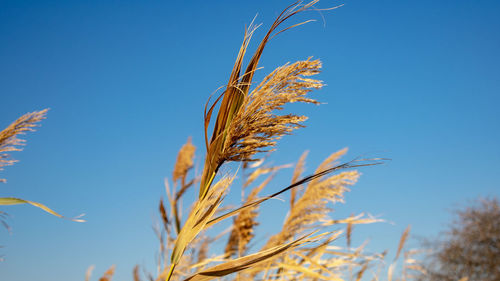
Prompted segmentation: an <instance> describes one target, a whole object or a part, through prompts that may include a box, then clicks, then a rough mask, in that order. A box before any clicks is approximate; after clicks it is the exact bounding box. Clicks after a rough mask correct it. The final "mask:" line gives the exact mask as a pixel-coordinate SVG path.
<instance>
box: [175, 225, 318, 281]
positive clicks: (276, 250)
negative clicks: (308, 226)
mask: <svg viewBox="0 0 500 281" xmlns="http://www.w3.org/2000/svg"><path fill="white" fill-rule="evenodd" d="M310 236H311V234H309V235H306V236H304V237H302V238H299V239H297V240H295V241H293V242H290V243H287V244H283V245H280V246H276V247H273V248H270V249H267V250H263V251H260V252H258V253H255V254H251V255H248V256H244V257H241V258H238V259H234V260H231V261H228V262H225V263H223V264H220V265H217V266H214V267H211V268H209V269H206V270H203V271H201V272H198V273H196V274H195V275H193V276H191V277H189V278H187V279H185V281H188V280H189V281H203V280H212V279H215V278H219V277H223V276H226V275H229V274H232V273H235V272H239V271H243V270H246V269H249V268H251V267H253V266H256V265H258V264H261V263H264V262H266V261H268V260H269V259H273V258H275V257H276V256H278V255H280V254H283V253H284V252H286V251H287V250H289V249H293V248H295V247H298V246H300V245H302V244H304V243H307V242H311V241H313V240H315V239H316V237H313V238H309V239H306V238H308V237H310Z"/></svg>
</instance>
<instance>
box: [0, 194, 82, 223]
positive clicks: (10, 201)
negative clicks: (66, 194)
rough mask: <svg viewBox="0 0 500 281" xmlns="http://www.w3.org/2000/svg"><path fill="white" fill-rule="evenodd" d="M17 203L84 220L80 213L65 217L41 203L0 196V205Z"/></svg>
mask: <svg viewBox="0 0 500 281" xmlns="http://www.w3.org/2000/svg"><path fill="white" fill-rule="evenodd" d="M19 204H30V205H32V206H35V207H37V208H40V209H42V210H44V211H45V212H47V213H49V214H51V215H54V216H56V217H60V218H63V219H69V220H72V221H76V222H85V220H83V219H80V218H79V217H81V216H82V215H80V216H78V217H75V218H67V217H64V216H62V215H60V214H59V213H57V212H55V211H54V210H52V209H50V208H49V207H47V206H45V205H43V204H42V203H38V202H34V201H29V200H24V199H19V198H14V197H0V205H3V206H6V205H19Z"/></svg>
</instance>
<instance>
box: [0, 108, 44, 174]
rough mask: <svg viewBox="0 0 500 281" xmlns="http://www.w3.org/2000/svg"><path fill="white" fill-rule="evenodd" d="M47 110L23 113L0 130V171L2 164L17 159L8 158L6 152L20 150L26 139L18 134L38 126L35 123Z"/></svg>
mask: <svg viewBox="0 0 500 281" xmlns="http://www.w3.org/2000/svg"><path fill="white" fill-rule="evenodd" d="M47 111H48V109H44V110H40V111H34V112H31V113H27V114H24V115H23V116H21V117H19V118H18V119H17V120H16V121H14V122H13V123H12V124H10V125H9V126H8V127H7V128H5V129H4V130H3V131H1V132H0V171H1V170H3V167H4V166H9V165H12V164H14V163H15V162H16V161H17V160H14V159H10V158H9V154H8V152H12V151H21V150H22V148H21V146H23V145H24V144H25V142H26V141H25V140H23V139H20V138H18V136H19V135H22V134H25V133H26V132H29V131H34V130H35V129H34V128H35V127H37V126H38V124H37V123H38V122H40V121H42V120H43V119H45V115H46V113H47ZM0 182H6V180H5V179H2V178H0Z"/></svg>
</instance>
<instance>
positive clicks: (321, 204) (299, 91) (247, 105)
mask: <svg viewBox="0 0 500 281" xmlns="http://www.w3.org/2000/svg"><path fill="white" fill-rule="evenodd" d="M317 2H318V0H315V1H311V2H309V3H307V4H303V3H296V4H294V5H292V6H289V7H288V8H287V9H285V10H284V11H283V12H282V13H281V14H280V15H279V16H278V18H277V19H276V20H275V22H274V23H273V24H272V26H271V28H270V29H269V31H268V32H267V33H266V35H265V36H264V38H263V40H262V41H261V43H260V44H259V46H258V47H257V50H256V51H255V53H254V54H253V56H252V57H251V59H250V61H249V63H248V65H247V67H246V69H245V70H244V71H243V69H244V68H243V59H244V56H245V54H246V51H247V47H248V44H249V41H250V39H251V37H252V35H253V33H254V31H255V27H254V26H253V25H251V26H250V27H249V28H248V29H247V30H246V32H245V35H244V39H243V43H242V46H241V48H240V50H239V53H238V56H237V58H236V62H235V64H234V67H233V70H232V72H231V75H230V77H229V82H228V84H227V86H226V87H225V90H224V91H223V92H222V94H220V96H218V97H217V98H216V100H215V102H213V104H211V105H210V104H208V103H207V106H206V107H205V145H206V151H207V152H206V156H205V162H204V166H203V170H202V173H201V177H199V178H197V177H196V176H191V178H189V171H190V169H191V168H192V167H193V158H194V152H195V147H194V146H193V144H192V143H191V141H190V140H188V142H187V143H186V144H185V145H184V146H183V147H182V148H181V150H180V152H179V154H178V157H177V163H176V165H175V169H174V172H173V182H174V184H173V188H170V187H169V184H168V181H166V182H165V183H166V187H167V195H168V203H169V204H168V205H169V206H170V208H166V207H165V204H164V202H163V201H160V206H159V209H160V214H161V218H162V224H161V227H158V228H157V236H158V238H159V240H160V250H159V256H158V269H157V270H158V271H157V276H156V277H153V276H149V279H150V280H157V281H160V280H162V281H163V280H166V281H169V280H192V281H194V280H211V279H215V278H223V279H228V280H229V279H234V280H344V279H345V278H351V279H356V280H361V278H362V277H363V275H364V274H365V272H366V271H367V269H368V268H369V267H370V266H371V265H372V263H373V262H374V261H380V260H382V259H383V257H384V254H371V255H367V254H363V253H362V251H361V249H362V247H359V248H355V249H352V248H351V247H350V243H351V242H350V240H351V239H350V237H351V231H352V228H353V225H355V224H364V223H372V222H375V221H378V220H377V219H375V218H372V217H370V216H365V215H363V214H360V215H358V216H351V217H349V218H347V219H342V220H334V219H332V218H331V217H330V214H331V213H332V211H333V209H332V204H335V203H337V202H340V201H342V200H343V195H344V193H345V192H346V191H348V187H349V186H350V185H353V184H354V183H355V182H356V181H357V179H358V177H359V173H358V172H357V171H355V170H348V171H340V170H344V169H349V168H354V167H360V166H368V165H375V164H378V163H380V162H379V159H368V160H367V159H356V160H354V161H350V162H347V163H344V164H339V163H338V160H339V158H340V157H341V156H342V155H344V154H345V153H346V151H347V150H346V149H343V150H340V151H338V152H335V153H333V154H332V155H330V156H329V157H327V158H326V159H325V161H324V162H323V163H321V164H320V165H319V166H318V168H317V169H316V171H315V172H314V173H313V174H312V175H310V176H307V177H303V178H301V177H302V173H303V172H304V166H305V164H304V163H305V158H306V154H304V155H302V157H301V158H300V159H299V161H298V162H297V164H296V165H295V171H294V173H293V177H292V183H291V184H290V185H289V186H288V187H285V188H283V189H281V190H280V191H278V192H275V193H273V194H270V195H266V196H263V195H260V194H261V193H264V192H263V190H264V189H265V187H266V186H267V185H268V184H269V183H270V181H271V180H272V178H273V176H274V175H275V173H276V172H277V171H278V170H280V169H282V168H284V166H266V165H265V164H264V159H261V158H259V156H260V155H261V154H260V153H261V152H266V151H272V150H273V149H274V148H275V145H276V141H277V140H278V139H280V138H281V137H282V136H284V135H286V134H290V133H291V132H292V131H293V130H295V129H297V128H300V127H302V125H301V122H302V121H304V120H306V117H305V116H298V115H295V114H283V115H279V114H278V113H280V112H281V110H283V107H284V105H286V104H288V103H294V102H303V103H312V104H318V102H317V101H316V100H314V99H311V98H309V97H308V96H307V94H308V93H309V92H311V91H312V90H314V89H320V88H321V87H322V86H323V83H322V82H321V81H319V80H316V79H314V78H313V76H314V75H315V74H317V73H319V71H320V68H321V62H320V61H319V60H313V59H311V58H309V59H307V60H303V61H298V62H295V63H291V64H286V65H284V66H282V67H279V68H277V69H276V70H274V71H273V72H271V73H270V74H269V75H267V76H266V77H265V78H264V79H263V81H262V82H260V83H259V84H256V86H255V87H252V86H253V85H254V82H253V76H254V73H255V71H256V70H257V67H258V63H259V60H260V57H261V55H262V53H263V50H264V47H265V46H266V44H267V43H268V41H269V40H270V39H271V38H272V37H273V36H275V35H277V34H279V33H280V32H282V31H284V30H287V29H289V28H291V27H294V26H298V25H300V24H303V23H299V24H296V25H293V26H291V27H288V28H284V29H283V30H281V31H278V30H277V29H278V27H279V26H280V25H281V24H282V23H283V22H285V21H286V20H287V19H289V18H290V17H292V16H294V15H295V14H297V13H299V12H302V11H305V10H308V9H310V8H311V7H313V5H314V4H316V3H317ZM219 103H220V104H219ZM217 106H218V112H217V115H216V120H215V122H214V124H213V132H212V134H211V135H210V136H209V133H208V132H209V128H210V126H211V124H212V123H211V121H212V115H213V114H214V112H215V111H216V110H217ZM231 161H233V162H240V163H242V165H243V169H242V170H243V171H244V173H243V174H244V175H246V177H245V181H244V183H243V186H242V187H241V196H242V198H241V199H242V202H243V203H242V204H241V206H239V207H236V208H232V209H231V208H227V207H222V205H223V203H224V199H225V197H226V195H227V193H228V190H229V187H230V186H232V185H233V180H234V178H235V176H236V175H235V174H234V175H220V172H219V171H220V168H221V166H222V165H224V164H225V163H227V162H231ZM262 176H266V178H265V179H263V180H262ZM259 178H260V179H261V180H260V181H258V179H259ZM198 182H199V196H198V199H197V200H196V201H195V202H194V203H193V205H192V206H191V209H190V212H189V214H188V215H187V217H185V218H183V217H182V216H181V210H180V206H181V205H182V204H181V202H182V196H183V194H185V191H186V190H188V189H189V188H192V187H193V186H195V183H198ZM286 191H290V202H289V206H290V210H289V212H288V215H287V217H286V219H285V221H284V223H283V226H282V229H281V231H280V232H278V233H277V234H275V235H273V236H271V237H270V238H269V239H268V240H267V242H266V243H264V244H263V245H262V246H261V247H260V249H255V248H256V246H255V244H254V245H252V239H253V238H254V236H255V228H256V226H257V225H258V222H257V218H258V215H259V205H260V204H261V203H263V202H264V201H266V200H269V199H271V198H274V197H276V196H278V195H280V194H282V193H284V192H286ZM229 218H232V220H233V223H232V226H231V228H230V229H229V230H228V231H221V232H220V233H221V234H219V235H217V236H215V237H211V236H210V235H209V234H208V233H207V230H208V229H210V228H213V227H217V226H216V225H217V224H218V223H220V222H221V221H223V220H225V219H229ZM341 225H344V226H346V238H347V239H346V240H347V244H348V246H347V247H345V248H342V247H338V246H334V245H333V244H332V243H333V242H334V241H335V240H337V239H338V238H339V237H341V236H342V235H343V233H344V231H343V227H339V226H341ZM406 237H407V234H405V235H403V238H402V240H401V241H402V242H401V243H400V247H399V250H398V254H397V257H396V260H397V258H398V257H399V252H400V251H401V249H402V248H403V244H404V240H405V239H406ZM221 239H227V242H226V243H225V247H224V251H223V252H217V250H215V249H214V248H213V247H212V248H211V246H212V245H214V243H215V242H216V241H218V240H221ZM168 257H170V258H168ZM347 272H349V274H347V275H348V276H347V275H346V273H347ZM389 274H390V276H389V278H390V279H392V270H390V272H389ZM134 278H135V280H139V276H138V274H137V269H136V270H135V271H134ZM376 278H377V277H376V275H375V279H376ZM101 280H108V279H101Z"/></svg>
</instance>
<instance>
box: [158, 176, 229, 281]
mask: <svg viewBox="0 0 500 281" xmlns="http://www.w3.org/2000/svg"><path fill="white" fill-rule="evenodd" d="M232 180H233V178H223V179H222V180H220V181H219V182H217V183H216V184H215V185H214V187H213V188H212V189H211V190H210V191H209V193H208V194H207V196H205V197H204V198H202V199H200V200H198V201H197V202H196V204H195V206H194V207H193V209H192V210H191V213H190V214H189V216H188V218H187V220H186V222H185V224H184V226H183V227H182V229H181V231H180V233H179V235H178V236H177V239H176V241H175V245H174V248H173V250H172V256H171V267H170V271H169V273H168V274H167V276H168V277H167V280H169V279H170V276H171V275H172V274H173V270H174V268H175V266H176V265H177V264H178V263H179V261H180V259H181V257H182V255H183V254H184V251H185V249H186V247H187V246H188V245H189V243H191V241H192V240H193V239H194V238H195V237H196V236H197V235H198V234H199V233H200V232H201V231H202V230H203V229H205V227H206V226H207V222H208V221H209V220H210V219H211V218H212V216H213V215H214V214H215V212H216V210H217V208H218V207H219V205H220V204H221V202H222V199H223V197H224V194H225V191H226V188H227V187H228V186H229V185H230V184H231V182H232Z"/></svg>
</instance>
